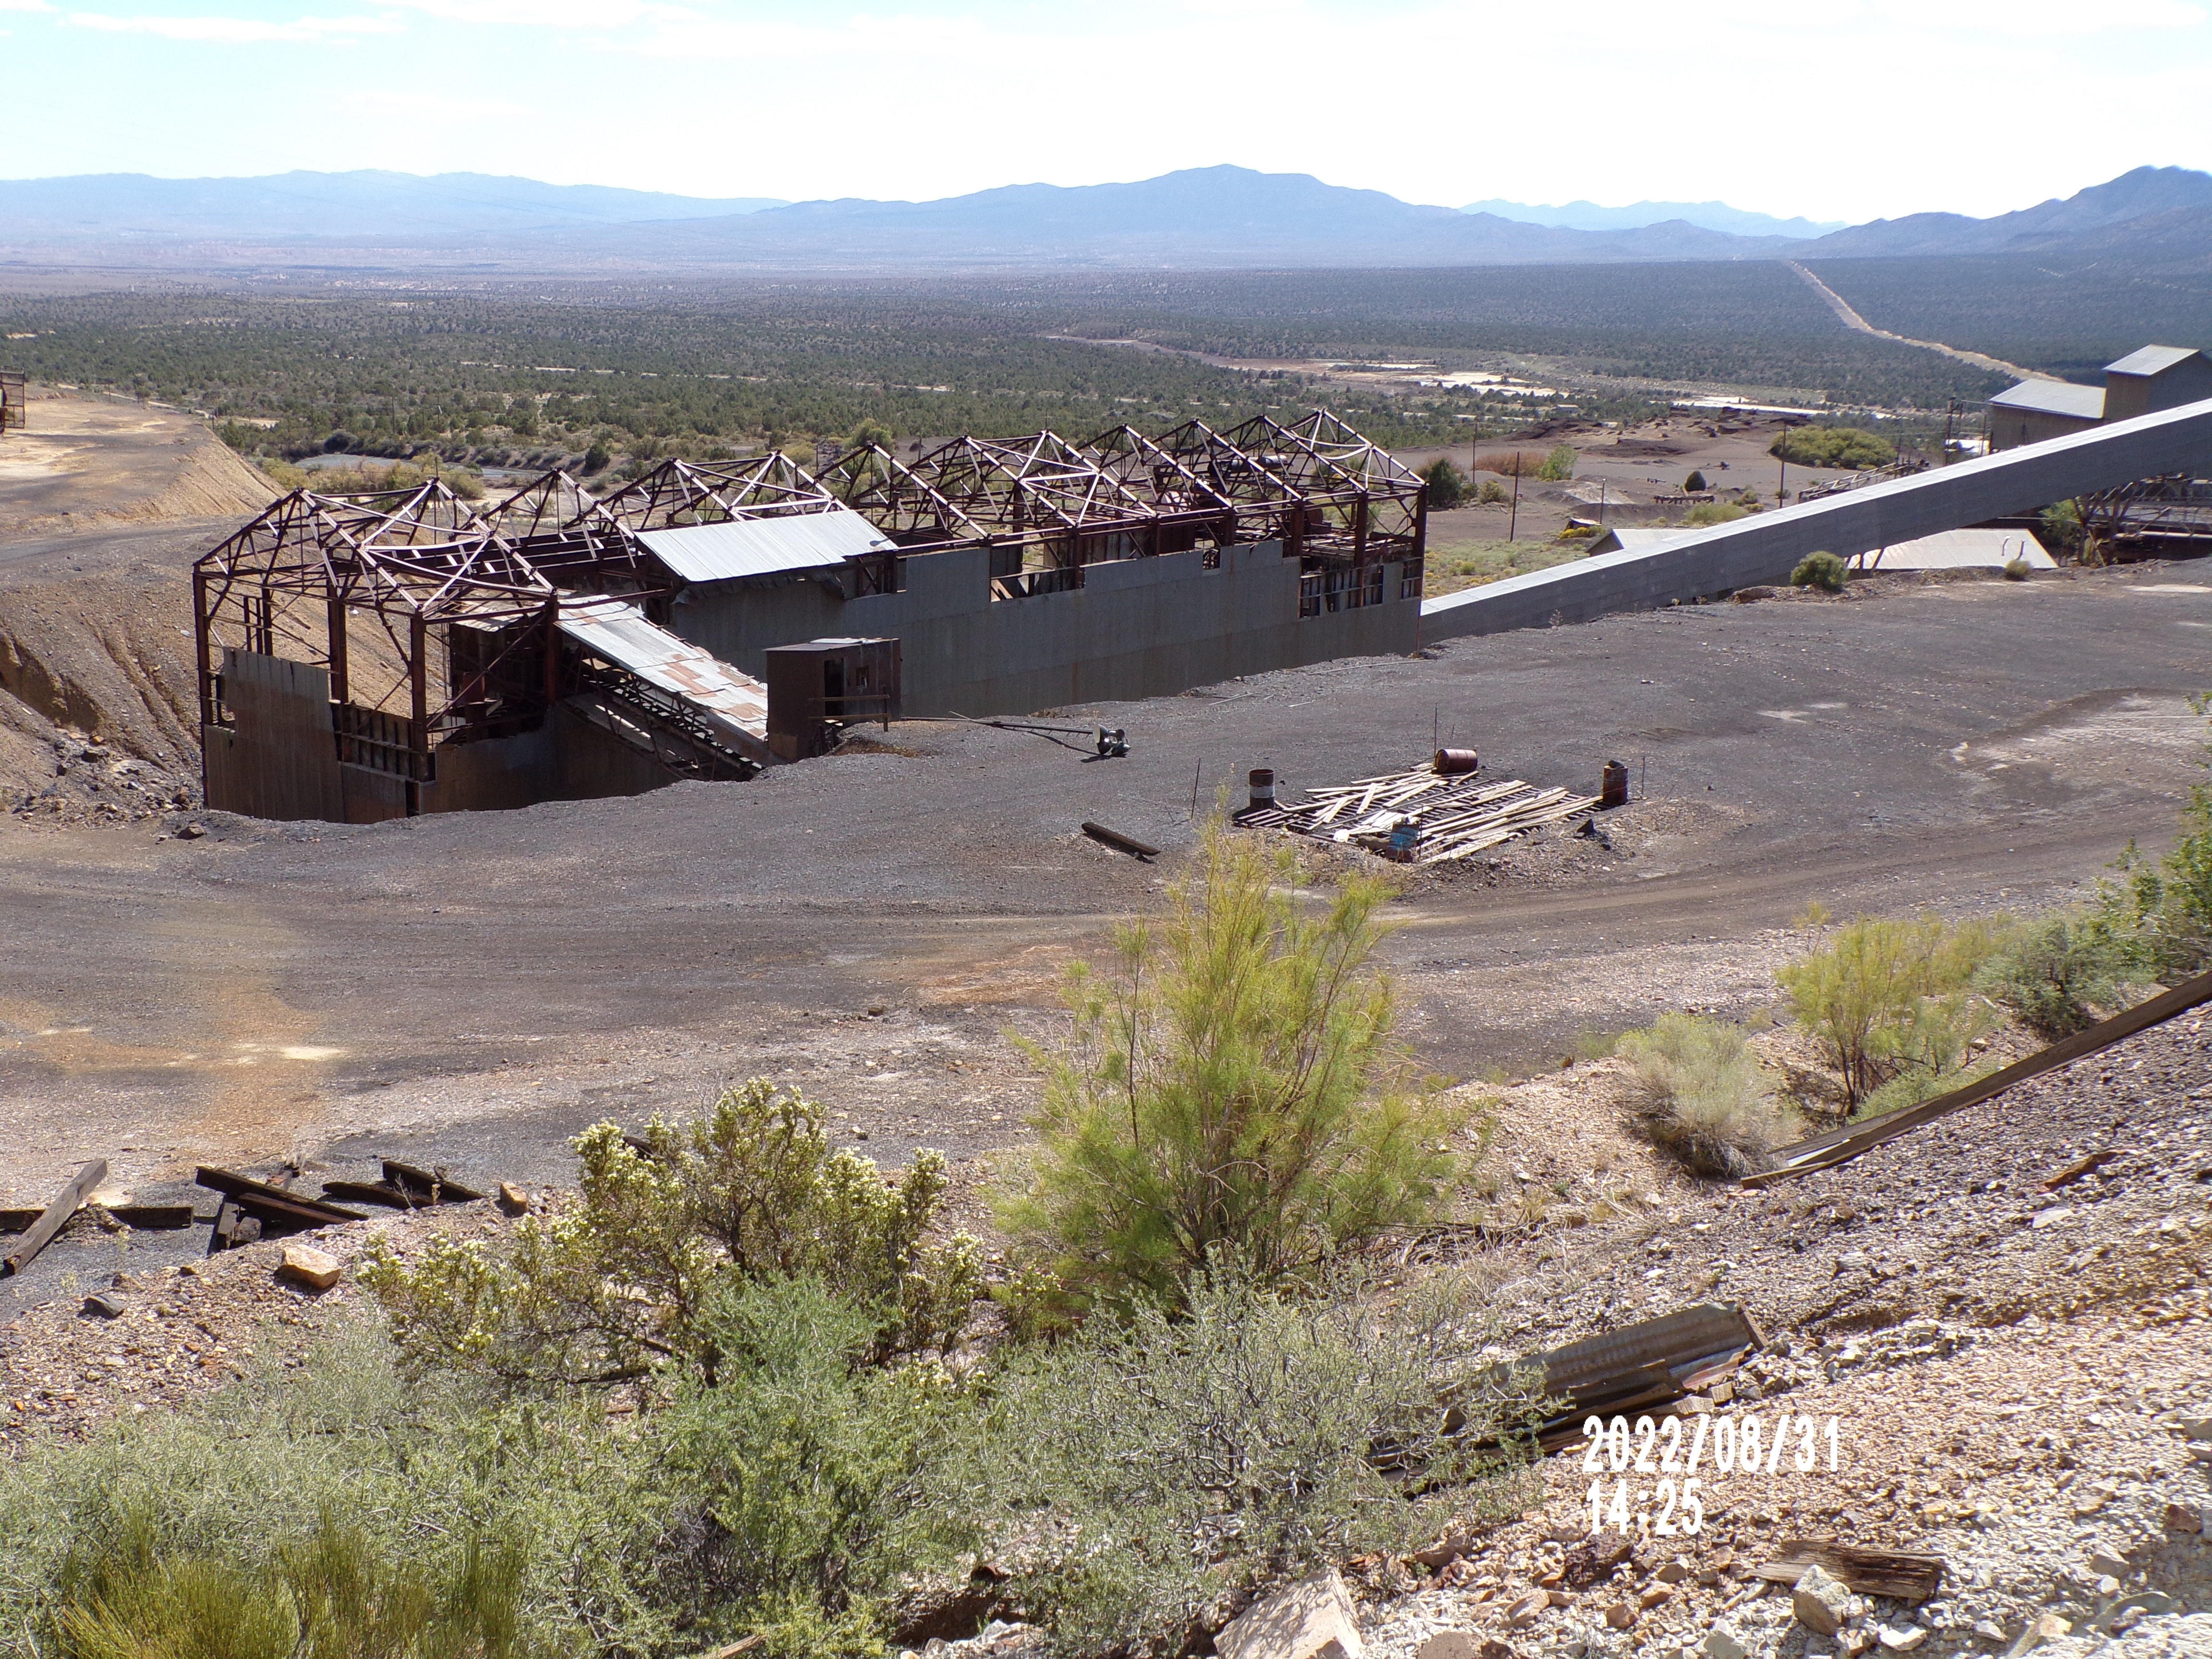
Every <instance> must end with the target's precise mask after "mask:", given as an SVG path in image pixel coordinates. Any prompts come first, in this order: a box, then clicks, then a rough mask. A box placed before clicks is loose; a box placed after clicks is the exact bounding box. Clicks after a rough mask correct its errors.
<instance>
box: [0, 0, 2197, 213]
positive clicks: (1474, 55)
mask: <svg viewBox="0 0 2212 1659" xmlns="http://www.w3.org/2000/svg"><path fill="white" fill-rule="evenodd" d="M2208 4H2212V0H2207V3H2205V4H2199V3H2193V0H1822V3H1820V4H1817V5H1812V4H1803V3H1800V4H1796V5H1788V4H1784V5H1777V4H1775V3H1773V0H1678V3H1672V4H1665V5H1655V4H1652V3H1651V0H1571V3H1565V4H1552V5H1534V4H1530V3H1528V0H1502V3H1482V4H1469V3H1448V4H1435V3H1422V0H1364V3H1361V0H1165V3H1162V0H1057V3H1033V0H972V3H963V0H873V3H867V4H854V3H848V0H806V3H803V4H793V3H790V0H785V3H782V4H780V5H774V6H771V5H767V4H763V3H756V0H680V3H678V0H0V88H4V93H0V96H4V99H5V101H6V105H7V108H8V142H7V149H6V154H5V155H4V157H3V158H0V174H4V175H5V176H9V177H14V178H40V177H50V176H54V175H59V174H68V173H155V174H159V175H162V176H166V177H182V178H189V177H197V176H208V175H231V176H235V175H246V174H259V173H281V172H285V171H289V170H290V169H294V168H310V169H317V170H328V171H337V170H343V169H348V168H353V167H388V168H392V169H395V170H398V171H401V172H408V173H443V172H474V173H513V174H520V175H523V176H526V177H530V178H536V179H548V180H550V181H552V182H555V183H559V184H603V185H629V186H631V187H633V188H637V189H647V190H663V191H676V192H678V193H681V194H685V195H696V196H718V197H726V196H774V197H788V198H792V199H806V198H810V197H836V196H864V197H891V198H904V199H912V200H921V199H927V198H931V197H942V196H951V195H957V194H961V193H963V192H964V191H971V190H981V189H987V188H989V187H990V186H993V185H1006V184H1026V183H1040V182H1041V183H1047V184H1060V185H1082V184H1097V183H1103V182H1107V181H1109V180H1116V179H1143V178H1148V177H1151V176H1152V175H1154V174H1157V173H1165V172H1170V171H1172V170H1173V169H1176V168H1178V167H1205V166H1212V165H1214V164H1216V163H1219V162H1232V163H1235V164H1237V165H1239V166H1243V167H1256V168H1260V169H1261V170H1263V171H1267V172H1273V173H1313V174H1315V175H1316V176H1317V177H1319V178H1321V179H1325V180H1327V181H1328V182H1329V183H1331V184H1337V185H1357V186H1361V187H1364V188H1369V189H1376V190H1383V191H1389V192H1390V193H1391V194H1392V195H1395V196H1398V197H1403V198H1405V199H1407V200H1408V201H1414V202H1427V203H1436V204H1444V205H1449V206H1458V205H1460V204H1463V203H1466V202H1468V201H1472V200H1477V199H1480V198H1486V197H1503V198H1505V199H1508V200H1516V201H1523V202H1541V203H1551V202H1565V201H1570V200H1573V199H1576V198H1587V199H1589V200H1592V201H1596V202H1599V203H1602V204H1620V203H1626V202H1632V201H1637V200H1642V199H1646V198H1656V199H1661V200H1670V201H1703V200H1711V199H1718V200H1723V201H1726V202H1729V203H1730V204H1734V205H1735V206H1737V207H1741V208H1750V209H1753V210H1759V211H1763V212H1768V213H1774V214H1778V215H1781V216H1792V215H1798V214H1802V215H1804V216H1807V217H1809V218H1813V219H1817V220H1849V221H1853V222H1857V221H1862V220H1865V219H1869V218H1875V217H1894V216H1898V215H1900V214H1905V213H1912V212H1918V211H1922V210H1935V209H1941V210H1949V211H1954V212H1965V213H1972V214H1975V215H1987V214H1991V213H2000V212H2003V211H2006V210H2010V209H2013V208H2018V207H2025V206H2027V205H2029V204H2033V203H2035V202H2038V201H2041V200H2043V199H2045V197H2052V196H2064V195H2069V194H2071V193H2072V192H2073V191H2076V190H2078V189H2081V187H2082V186H2084V185H2091V184H2095V183H2098V182H2100V181H2101V180H2103V179H2108V178H2111V177H2112V176H2113V175H2115V174H2117V173H2123V172H2125V171H2126V170H2127V169H2129V168H2130V167H2137V166H2141V165H2142V164H2144V163H2146V162H2148V163H2151V164H2154V165H2160V166H2164V165H2177V164H2178V165H2180V166H2185V167H2198V168H2212V118H2208V117H2207V114H2206V112H2207V111H2208V110H2212V19H2208V11H2207V5H2208Z"/></svg>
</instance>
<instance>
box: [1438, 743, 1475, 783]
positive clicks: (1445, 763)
mask: <svg viewBox="0 0 2212 1659" xmlns="http://www.w3.org/2000/svg"><path fill="white" fill-rule="evenodd" d="M1433 764H1434V765H1435V767H1436V769H1437V771H1439V772H1441V773H1442V774H1443V775H1444V776H1446V777H1450V776H1452V775H1455V774H1456V773H1460V772H1472V771H1474V769H1475V768H1476V767H1477V766H1479V765H1480V764H1481V763H1480V761H1478V760H1477V759H1476V758H1475V754H1474V750H1472V749H1439V750H1437V757H1436V760H1435V761H1434V763H1433Z"/></svg>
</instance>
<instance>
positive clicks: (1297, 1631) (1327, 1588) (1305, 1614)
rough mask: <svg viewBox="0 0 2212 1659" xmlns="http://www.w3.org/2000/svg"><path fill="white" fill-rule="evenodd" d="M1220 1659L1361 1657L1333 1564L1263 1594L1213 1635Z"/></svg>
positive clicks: (1348, 1601)
mask: <svg viewBox="0 0 2212 1659" xmlns="http://www.w3.org/2000/svg"><path fill="white" fill-rule="evenodd" d="M1213 1645H1214V1649H1215V1650H1216V1651H1217V1652H1218V1653H1219V1655H1220V1656H1221V1659H1364V1656H1365V1654H1366V1652H1367V1645H1366V1644H1365V1643H1364V1642H1362V1641H1361V1640H1360V1639H1359V1619H1358V1611H1357V1610H1356V1609H1355V1608H1354V1607H1352V1593H1351V1592H1350V1591H1349V1590H1347V1589H1345V1587H1344V1580H1343V1579H1342V1578H1341V1577H1339V1576H1338V1574H1337V1571H1336V1570H1335V1569H1334V1567H1332V1568H1330V1569H1329V1571H1327V1572H1324V1573H1316V1575H1314V1576H1313V1577H1310V1578H1302V1579H1300V1580H1299V1581H1298V1582H1297V1583H1295V1584H1285V1586H1284V1587H1283V1588H1282V1589H1279V1590H1276V1591H1274V1592H1273V1593H1272V1594H1270V1595H1264V1596H1262V1597H1261V1598H1260V1600H1258V1601H1255V1602H1254V1603H1253V1604H1252V1605H1251V1606H1250V1607H1247V1608H1245V1609H1244V1611H1243V1613H1239V1614H1237V1617H1236V1618H1234V1619H1232V1620H1230V1622H1229V1623H1228V1624H1227V1625H1225V1626H1223V1627H1222V1631H1221V1633H1220V1634H1219V1635H1218V1636H1216V1637H1215V1638H1213Z"/></svg>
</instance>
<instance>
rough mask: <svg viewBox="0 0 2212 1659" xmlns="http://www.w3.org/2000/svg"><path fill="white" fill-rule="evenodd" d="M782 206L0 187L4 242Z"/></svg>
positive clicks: (578, 192) (357, 176)
mask: <svg viewBox="0 0 2212 1659" xmlns="http://www.w3.org/2000/svg"><path fill="white" fill-rule="evenodd" d="M783 205H784V204H783V202H782V200H781V198H780V197H767V196H757V197H755V196H746V197H732V198H730V199H728V200H724V201H712V200H708V199H706V198H703V197H696V196H667V195H662V194H660V193H659V192H658V191H647V190H617V189H614V188H611V187H610V186H608V185H545V184H540V183H539V182H538V180H537V179H500V178H494V177H493V176H491V175H490V174H489V173H438V174H436V175H435V176H434V177H431V178H428V179H424V178H420V177H417V176H416V174H414V173H381V172H375V171H371V170H363V171H361V172H357V173H276V174H274V175H272V176H270V177H267V178H261V179H155V178H151V177H149V176H148V175H147V174H145V173H88V174H85V175H82V176H81V177H78V178H74V179H0V240H4V241H8V242H13V241H15V240H18V239H23V238H41V239H52V240H79V239H82V240H94V241H105V240H112V239H130V240H137V239H143V238H146V237H156V238H162V239H168V240H178V239H182V240H194V241H199V240H209V239H229V238H241V239H245V240H252V241H273V240H287V239H289V238H293V237H301V236H316V237H321V236H341V237H355V236H419V235H421V234H422V233H423V232H425V231H433V232H443V233H458V234H478V233H482V232H485V231H532V230H541V229H550V228H556V227H562V228H565V227H574V226H578V225H610V224H627V223H629V222H632V221H634V220H639V219H693V218H710V217H712V218H723V217H727V216H730V215H732V214H743V213H753V212H757V211H758V210H760V209H762V208H771V207H781V206H783Z"/></svg>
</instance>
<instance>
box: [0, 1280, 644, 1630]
mask: <svg viewBox="0 0 2212 1659" xmlns="http://www.w3.org/2000/svg"><path fill="white" fill-rule="evenodd" d="M396 1361H397V1357H396V1355H395V1354H394V1352H393V1351H392V1346H391V1344H390V1342H389V1340H388V1339H387V1338H386V1334H385V1333H384V1331H383V1329H382V1328H381V1325H380V1322H375V1321H374V1320H371V1321H368V1322H363V1323H362V1324H359V1325H355V1326H351V1327H349V1328H344V1329H342V1330H341V1331H340V1332H338V1333H337V1334H336V1335H335V1336H334V1337H333V1338H332V1339H331V1340H328V1341H326V1342H325V1344H323V1345H322V1346H319V1347H318V1348H317V1349H315V1350H313V1351H312V1352H310V1353H309V1355H308V1356H307V1358H306V1361H305V1363H304V1364H299V1365H297V1366H296V1367H295V1366H292V1365H289V1364H280V1363H278V1360H277V1358H276V1356H275V1355H274V1354H271V1355H270V1356H268V1357H266V1358H264V1359H254V1360H253V1361H252V1363H250V1364H248V1366H247V1375H246V1377H245V1378H243V1379H241V1380H240V1381H238V1382H236V1383H233V1384H231V1385H230V1386H228V1387H227V1388H225V1389H222V1390H220V1391H219V1392H217V1393H216V1394H215V1395H211V1396H209V1397H208V1398H206V1399H204V1400H203V1401H198V1402H197V1403H195V1404H192V1405H190V1406H187V1407H179V1408H177V1409H174V1410H171V1411H167V1412H163V1413H158V1414H155V1413H149V1415H147V1416H145V1417H125V1418H122V1419H117V1420H115V1421H113V1422H112V1423H110V1424H108V1425H106V1426H104V1427H103V1428H102V1429H101V1430H100V1431H98V1432H96V1433H94V1435H92V1436H91V1437H88V1438H87V1439H85V1440H82V1441H66V1440H62V1439H59V1438H35V1437H34V1438H33V1439H31V1440H29V1441H28V1442H27V1443H24V1444H22V1445H20V1446H18V1447H17V1448H15V1449H14V1450H13V1451H12V1452H11V1454H10V1455H9V1456H8V1457H7V1458H4V1459H0V1628H5V1629H7V1630H9V1631H10V1632H25V1633H29V1634H31V1635H33V1636H34V1637H35V1638H36V1645H35V1646H34V1647H33V1648H31V1649H29V1650H30V1651H37V1652H41V1653H55V1654H76V1655H85V1656H91V1655H100V1656H103V1659H104V1656H106V1655H108V1654H112V1653H127V1654H130V1655H131V1659H143V1656H147V1655H154V1656H170V1655H174V1656H177V1659H201V1656H205V1659H252V1656H253V1655H254V1654H256V1653H258V1652H259V1651H261V1650H262V1649H261V1648H260V1647H259V1646H258V1643H260V1642H262V1641H264V1640H268V1641H271V1642H274V1641H275V1640H276V1638H275V1636H273V1635H272V1634H271V1632H274V1631H276V1630H277V1629H278V1628H279V1627H280V1626H281V1627H283V1629H284V1630H285V1631H286V1632H287V1633H286V1635H285V1636H284V1639H283V1643H282V1644H281V1645H280V1646H278V1647H277V1648H276V1651H277V1652H279V1653H283V1654H286V1655H293V1654H300V1655H307V1656H321V1655H324V1654H329V1655H331V1656H334V1659H335V1656H338V1655H343V1656H346V1659H354V1656H356V1655H358V1656H361V1659H375V1656H380V1655H384V1654H389V1655H391V1656H392V1659H448V1656H451V1659H493V1656H498V1655H521V1654H525V1653H539V1652H545V1653H572V1652H586V1653H589V1652H596V1651H600V1650H608V1649H617V1650H629V1651H635V1652H644V1651H650V1650H653V1649H654V1648H655V1647H657V1646H658V1645H659V1644H661V1643H662V1642H663V1641H664V1640H665V1638H666V1636H667V1634H668V1631H669V1620H668V1619H667V1617H666V1616H665V1614H664V1613H663V1612H662V1611H661V1610H660V1609H659V1608H658V1607H656V1606H655V1605H654V1604H653V1601H652V1599H651V1596H650V1595H649V1592H650V1591H651V1589H652V1588H653V1585H654V1583H655V1579H656V1575H657V1573H658V1572H659V1563H660V1561H661V1560H662V1559H664V1558H665V1556H666V1555H667V1554H669V1553H671V1551H672V1549H673V1548H674V1546H675V1542H676V1541H678V1538H679V1534H680V1528H678V1525H677V1524H676V1517H675V1516H674V1514H673V1509H672V1506H673V1504H674V1502H675V1499H674V1498H672V1496H671V1494H670V1493H669V1492H665V1491H664V1490H662V1489H660V1487H659V1485H658V1484H657V1483H656V1481H655V1480H653V1479H652V1478H651V1477H652V1471H651V1470H650V1469H649V1468H647V1466H646V1464H645V1463H644V1462H643V1461H642V1460H641V1457H640V1455H639V1449H638V1444H637V1442H636V1439H635V1437H633V1436H626V1435H623V1434H617V1433H614V1432H611V1431H610V1428H609V1422H608V1419H607V1417H606V1415H605V1411H604V1409H603V1408H602V1407H601V1405H600V1402H599V1401H592V1402H590V1407H589V1408H588V1409H574V1410H568V1409H555V1408H550V1407H547V1406H545V1405H544V1404H543V1403H537V1404H532V1405H531V1406H530V1407H526V1408H510V1407H498V1406H495V1405H493V1404H491V1403H489V1402H487V1401H483V1400H482V1399H480V1398H477V1397H474V1396H472V1395H471V1393H470V1391H469V1390H468V1389H465V1388H462V1387H457V1386H451V1385H449V1383H448V1381H447V1379H445V1378H443V1377H440V1376H408V1375H405V1374H403V1373H402V1371H401V1370H399V1368H398V1364H397V1363H396ZM210 1604H212V1605H217V1606H222V1607H228V1608H233V1609H235V1610H236V1619H235V1620H234V1628H232V1629H228V1630H226V1629H225V1628H224V1626H222V1624H221V1622H220V1621H218V1622H216V1623H215V1624H213V1625H210V1622H209V1621H208V1620H207V1619H206V1618H205V1617H204V1608H205V1607H207V1606H209V1605H210ZM378 1621H381V1624H380V1625H379V1623H378ZM375 1628H381V1629H382V1630H383V1631H384V1632H385V1633H386V1638H389V1639H388V1640H384V1644H383V1645H382V1646H380V1647H369V1646H362V1645H354V1646H347V1645H344V1643H345V1642H354V1641H357V1640H358V1638H360V1637H361V1634H362V1632H364V1631H366V1630H372V1629H375ZM383 1639H384V1638H380V1640H383ZM333 1642H337V1645H332V1643H333ZM226 1643H228V1644H233V1645H229V1646H225V1645H223V1644H226ZM410 1643H411V1644H413V1645H412V1646H410V1645H409V1644H410Z"/></svg>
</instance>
